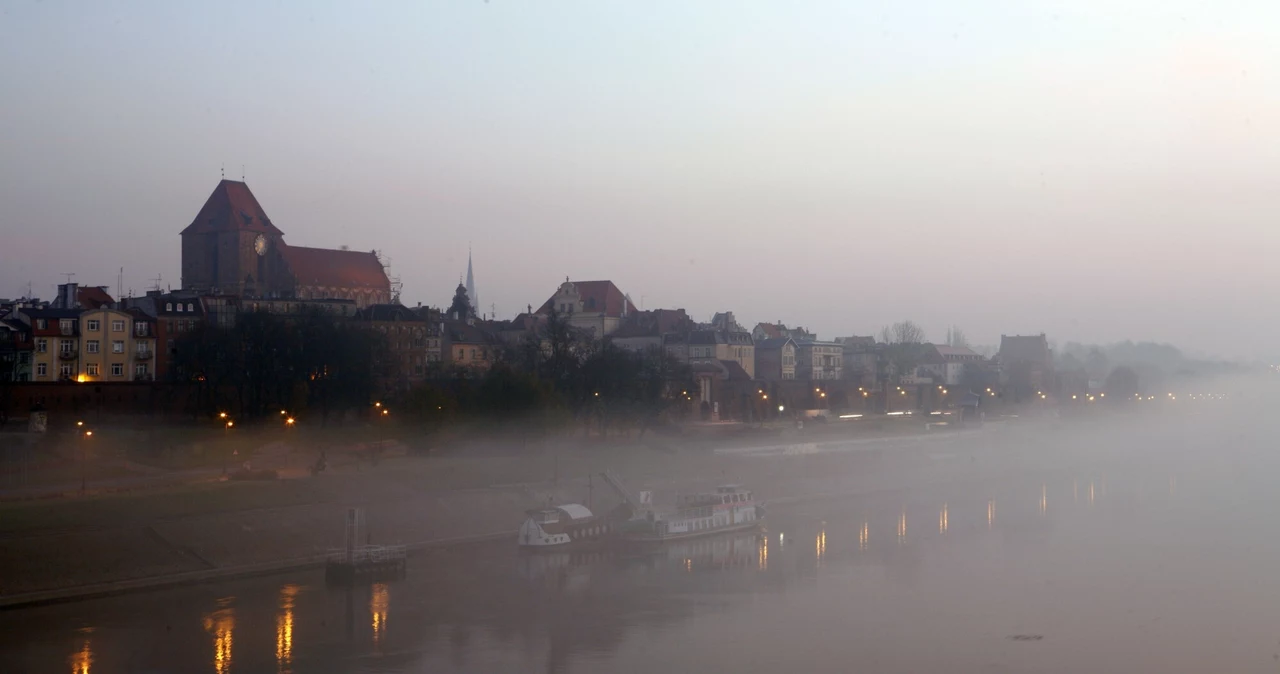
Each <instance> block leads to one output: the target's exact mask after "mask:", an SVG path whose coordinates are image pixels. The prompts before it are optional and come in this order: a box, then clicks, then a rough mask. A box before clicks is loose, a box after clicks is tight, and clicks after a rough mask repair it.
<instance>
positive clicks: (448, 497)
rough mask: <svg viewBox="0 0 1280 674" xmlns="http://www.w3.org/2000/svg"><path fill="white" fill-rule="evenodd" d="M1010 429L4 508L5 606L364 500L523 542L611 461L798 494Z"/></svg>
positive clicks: (566, 458)
mask: <svg viewBox="0 0 1280 674" xmlns="http://www.w3.org/2000/svg"><path fill="white" fill-rule="evenodd" d="M1010 433H1016V431H1014V430H1013V429H1008V428H1001V427H999V426H991V427H988V428H986V429H983V430H980V431H970V432H961V433H953V432H949V431H948V432H946V434H945V436H943V435H940V434H939V432H938V431H932V432H930V433H927V434H916V437H915V439H914V440H913V439H912V438H911V436H910V435H909V434H891V435H886V436H885V437H883V438H881V439H880V440H877V439H875V438H869V437H864V438H860V439H858V441H857V442H856V443H852V444H849V443H845V444H849V446H847V447H844V448H840V445H841V444H842V443H840V442H837V441H833V440H832V439H831V438H827V441H826V442H807V443H794V444H796V445H797V446H806V447H808V448H809V449H807V450H806V452H805V453H801V454H799V455H797V454H794V453H790V454H789V453H787V452H781V453H778V454H776V455H774V454H771V455H765V456H761V455H758V454H754V453H752V452H749V451H748V452H745V453H733V452H728V453H726V452H724V451H719V452H717V451H715V448H713V447H707V446H702V444H701V443H690V445H692V446H675V445H662V446H660V448H657V449H655V448H652V447H646V446H642V445H635V444H632V445H617V446H608V447H589V448H588V447H580V446H578V447H551V448H543V451H540V452H537V453H525V454H519V455H512V456H454V457H403V458H397V459H392V460H387V461H383V462H382V463H381V464H380V465H379V466H377V467H374V468H369V467H365V468H364V469H362V470H360V471H352V472H344V473H339V474H322V475H320V476H317V477H308V478H304V479H298V480H283V481H278V482H262V483H253V482H247V483H211V484H200V485H192V486H186V487H182V488H169V489H162V490H153V491H149V492H146V493H138V494H133V493H130V494H119V495H108V496H99V497H91V498H84V499H58V500H43V501H27V502H21V503H7V504H0V546H2V548H3V552H0V607H6V608H13V607H17V606H23V605H31V604H37V603H47V602H53V601H68V600H73V599H81V598H87V597H90V596H102V595H105V594H116V593H120V592H128V591H134V590H140V589H147V588H153V587H161V586H166V585H174V584H183V583H195V582H203V581H207V580H212V579H220V578H227V577H234V576H244V575H255V574H263V573H274V572H278V571H282V570H288V569H293V568H302V567H307V566H314V565H317V564H319V563H321V560H322V558H323V554H324V553H325V551H327V550H329V549H333V548H337V547H339V546H340V545H341V542H342V522H343V515H344V512H345V510H346V509H347V508H348V507H353V506H354V507H360V508H362V509H363V510H364V513H365V518H366V521H367V523H368V531H369V536H370V539H371V540H372V541H373V542H375V543H398V544H406V545H409V546H411V547H412V548H414V549H423V548H428V547H431V546H439V545H452V544H458V543H464V542H467V541H473V540H487V539H490V538H495V537H497V538H500V537H502V536H511V537H512V539H513V540H514V531H515V528H516V527H517V526H518V524H519V522H520V520H521V518H522V516H523V515H522V513H523V511H524V510H525V509H526V508H528V507H533V506H537V505H540V504H543V503H546V502H548V501H550V502H566V501H578V502H590V503H591V504H592V506H593V507H596V508H605V507H608V506H609V505H611V504H612V503H614V502H616V501H615V500H614V497H613V496H612V495H610V494H608V493H607V492H606V491H605V487H604V485H603V483H602V482H601V481H600V480H590V479H589V478H588V476H589V475H592V474H595V473H597V472H599V471H601V470H604V469H613V470H615V471H617V472H618V473H619V474H621V475H622V476H623V479H624V480H625V481H626V482H627V484H628V486H629V487H630V488H631V489H632V490H637V489H650V490H653V491H654V492H655V497H656V498H657V500H658V501H659V502H663V501H664V500H671V499H673V498H674V494H675V493H676V492H677V491H684V490H690V489H699V488H706V487H708V486H711V485H714V484H716V483H720V482H740V483H743V484H746V485H749V486H751V487H752V488H753V489H755V490H756V491H757V493H758V494H759V495H760V496H761V497H762V498H764V499H765V500H766V501H769V500H773V501H776V502H782V501H784V500H792V501H794V500H797V499H805V498H813V497H820V496H829V495H834V494H854V493H859V492H862V491H868V490H883V489H894V488H902V487H905V486H907V485H912V484H915V485H918V484H921V483H922V481H928V480H932V479H957V478H961V477H963V476H964V474H966V473H969V472H972V471H973V470H974V469H975V466H977V464H974V463H973V462H972V461H971V462H970V463H964V462H960V461H953V460H948V458H947V457H948V456H951V457H954V456H959V455H960V454H968V455H971V456H975V455H977V454H980V453H983V452H990V451H991V450H992V448H998V447H1000V446H1002V445H1008V444H1010V443H1008V442H1005V441H1004V440H1001V438H1002V437H1006V436H1008V435H1009V434H1010ZM813 437H814V436H810V437H808V438H804V439H805V440H810V439H813ZM944 437H945V441H943V442H938V441H937V439H938V438H944ZM818 439H821V436H819V438H818ZM1006 439H1007V437H1006ZM837 440H838V438H837ZM745 446H746V447H752V446H760V445H758V444H756V445H750V444H749V445H745ZM775 446H784V447H785V446H787V445H786V443H782V444H781V445H778V443H776V442H775ZM814 446H819V448H818V449H814ZM821 446H825V448H823V447H821ZM719 449H720V450H724V449H726V447H725V446H720V447H719ZM939 452H942V454H939ZM940 457H941V458H940Z"/></svg>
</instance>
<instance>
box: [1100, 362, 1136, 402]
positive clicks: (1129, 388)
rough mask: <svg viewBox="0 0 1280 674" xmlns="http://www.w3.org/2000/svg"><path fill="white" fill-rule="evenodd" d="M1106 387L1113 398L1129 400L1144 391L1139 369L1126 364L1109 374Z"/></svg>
mask: <svg viewBox="0 0 1280 674" xmlns="http://www.w3.org/2000/svg"><path fill="white" fill-rule="evenodd" d="M1106 388H1107V393H1110V394H1111V399H1112V400H1127V399H1129V398H1132V397H1134V396H1135V395H1137V394H1139V393H1141V392H1142V387H1141V381H1140V380H1139V378H1138V373H1137V371H1135V370H1134V369H1133V368H1131V367H1128V366H1125V365H1121V366H1120V367H1117V368H1115V369H1114V370H1112V371H1111V372H1110V373H1109V374H1107V381H1106Z"/></svg>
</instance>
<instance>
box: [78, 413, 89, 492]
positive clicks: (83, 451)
mask: <svg viewBox="0 0 1280 674" xmlns="http://www.w3.org/2000/svg"><path fill="white" fill-rule="evenodd" d="M76 426H78V427H84V422H83V421H77V422H76ZM92 437H93V431H85V432H84V436H83V442H81V443H80V444H81V447H80V493H81V494H83V493H85V492H86V491H88V490H89V438H92Z"/></svg>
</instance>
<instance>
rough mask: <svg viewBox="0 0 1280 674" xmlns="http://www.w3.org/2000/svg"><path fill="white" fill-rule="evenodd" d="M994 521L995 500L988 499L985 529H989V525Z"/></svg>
mask: <svg viewBox="0 0 1280 674" xmlns="http://www.w3.org/2000/svg"><path fill="white" fill-rule="evenodd" d="M995 521H996V500H995V499H989V500H988V501H987V528H988V529H990V528H991V525H992V524H993V523H994V522H995Z"/></svg>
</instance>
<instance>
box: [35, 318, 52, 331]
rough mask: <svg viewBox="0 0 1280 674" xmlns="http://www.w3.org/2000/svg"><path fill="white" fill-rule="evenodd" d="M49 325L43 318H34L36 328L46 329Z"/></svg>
mask: <svg viewBox="0 0 1280 674" xmlns="http://www.w3.org/2000/svg"><path fill="white" fill-rule="evenodd" d="M48 327H49V321H48V320H47V319H44V318H37V319H36V330H46V329H48Z"/></svg>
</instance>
